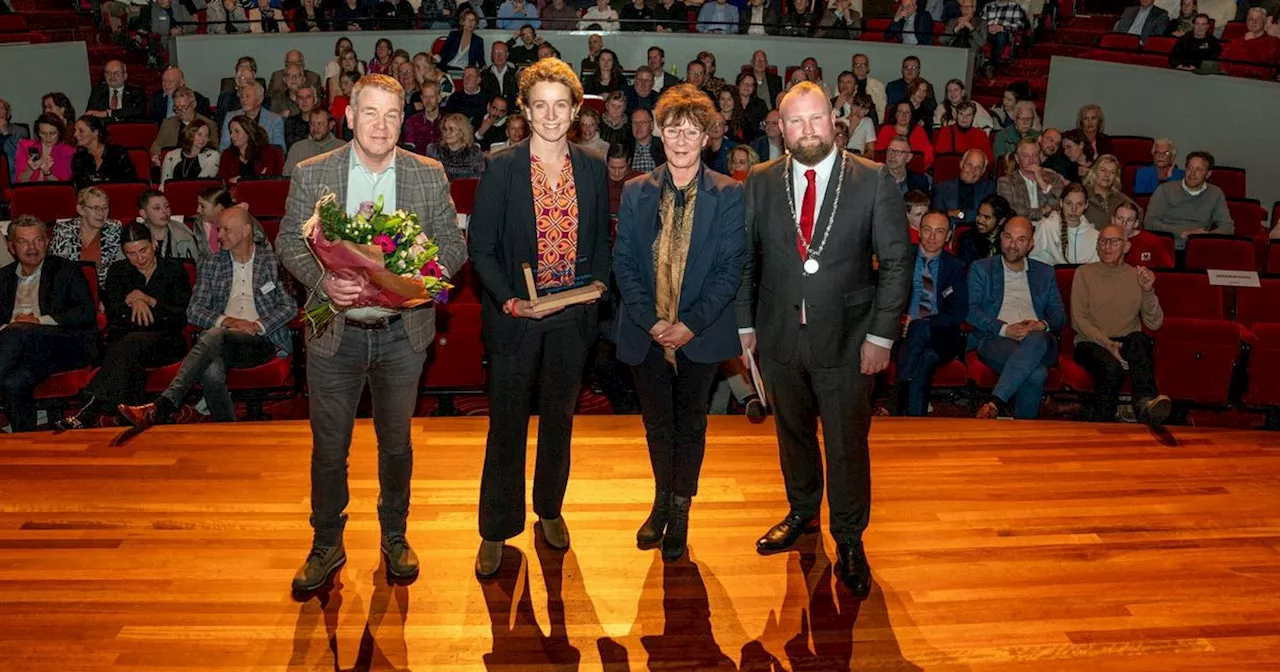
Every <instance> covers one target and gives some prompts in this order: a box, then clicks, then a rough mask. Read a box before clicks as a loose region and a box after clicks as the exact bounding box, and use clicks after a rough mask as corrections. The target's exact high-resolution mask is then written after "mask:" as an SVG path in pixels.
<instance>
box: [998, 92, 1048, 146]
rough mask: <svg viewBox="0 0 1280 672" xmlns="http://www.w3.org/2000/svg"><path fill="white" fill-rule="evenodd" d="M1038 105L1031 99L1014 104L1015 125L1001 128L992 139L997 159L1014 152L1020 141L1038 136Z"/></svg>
mask: <svg viewBox="0 0 1280 672" xmlns="http://www.w3.org/2000/svg"><path fill="white" fill-rule="evenodd" d="M1035 121H1036V106H1035V105H1034V104H1033V103H1032V102H1031V101H1029V100H1021V101H1018V103H1017V104H1016V105H1015V106H1014V113H1013V125H1011V126H1005V127H1004V128H1002V129H1000V131H998V132H997V133H996V135H995V139H994V140H993V141H992V145H993V146H992V151H994V152H995V156H996V158H997V159H1003V158H1004V157H1005V156H1006V155H1007V154H1008V153H1009V152H1012V151H1013V150H1014V148H1016V147H1017V146H1018V145H1019V143H1021V142H1022V141H1024V140H1027V139H1028V138H1032V139H1034V138H1037V137H1039V136H1040V132H1039V131H1037V130H1036V129H1035Z"/></svg>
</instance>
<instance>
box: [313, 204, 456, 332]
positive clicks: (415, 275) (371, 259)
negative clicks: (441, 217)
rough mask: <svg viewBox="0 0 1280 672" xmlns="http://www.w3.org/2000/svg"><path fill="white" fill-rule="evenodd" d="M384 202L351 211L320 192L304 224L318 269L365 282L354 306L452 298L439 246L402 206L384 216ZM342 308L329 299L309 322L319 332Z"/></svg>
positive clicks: (409, 305) (391, 305)
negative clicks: (440, 259)
mask: <svg viewBox="0 0 1280 672" xmlns="http://www.w3.org/2000/svg"><path fill="white" fill-rule="evenodd" d="M382 205H383V203H382V198H381V197H379V198H378V202H377V203H370V202H368V201H366V202H364V203H361V204H360V210H359V211H358V212H356V213H355V214H354V215H348V214H347V213H346V211H345V210H343V208H342V204H340V203H339V202H338V197H337V195H336V194H333V193H327V194H325V195H324V196H322V197H321V198H320V201H319V202H318V203H316V208H315V213H314V214H312V216H311V218H310V219H308V220H307V222H306V223H305V224H303V226H302V235H303V236H305V237H306V240H307V245H308V246H309V247H310V248H311V253H312V254H313V255H315V258H316V261H317V262H318V263H319V264H320V267H321V268H322V269H324V270H325V272H327V273H332V274H333V275H335V276H337V277H341V278H349V279H356V278H363V279H364V280H366V281H367V284H366V286H365V289H364V291H362V292H361V294H360V297H359V298H358V299H357V300H356V302H355V303H354V304H353V305H352V306H351V307H367V306H376V307H380V308H412V307H414V306H419V305H422V304H424V303H429V302H431V301H435V302H437V303H444V302H446V301H448V299H449V290H450V289H452V288H453V285H450V284H449V283H448V282H447V281H445V279H444V277H443V276H444V273H443V270H442V269H441V268H440V263H439V261H438V257H439V254H440V248H439V247H437V246H436V244H435V243H434V242H432V240H431V239H430V238H429V237H428V236H427V235H426V234H425V233H423V232H422V227H421V226H420V225H419V224H418V216H417V215H415V214H413V213H408V212H405V211H403V210H396V211H395V212H393V213H390V214H386V213H384V212H382ZM339 312H341V311H340V310H339V309H338V308H335V307H334V305H333V304H332V303H330V302H325V303H323V304H321V305H319V306H317V307H315V308H312V309H311V310H308V311H307V313H306V320H307V324H308V325H310V326H311V329H312V330H313V333H314V334H315V335H317V336H318V335H320V334H323V333H324V331H325V329H327V328H328V327H329V325H330V324H332V323H333V320H334V318H336V317H337V316H338V313H339Z"/></svg>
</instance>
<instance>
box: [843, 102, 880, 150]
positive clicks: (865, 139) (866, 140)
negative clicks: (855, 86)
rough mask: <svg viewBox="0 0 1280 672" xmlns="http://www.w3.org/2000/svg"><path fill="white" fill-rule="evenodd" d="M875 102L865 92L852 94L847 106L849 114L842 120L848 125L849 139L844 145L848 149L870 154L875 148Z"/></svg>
mask: <svg viewBox="0 0 1280 672" xmlns="http://www.w3.org/2000/svg"><path fill="white" fill-rule="evenodd" d="M874 116H875V103H872V102H871V96H868V95H867V94H865V93H855V94H853V104H852V105H851V106H850V107H849V116H847V117H845V118H844V122H845V123H846V124H848V125H849V127H850V129H851V130H850V131H849V141H848V144H847V145H846V146H845V147H846V149H848V150H849V151H852V152H855V153H857V154H863V155H865V156H870V155H871V153H872V152H874V151H875V148H876V124H875V122H874V121H873V119H874Z"/></svg>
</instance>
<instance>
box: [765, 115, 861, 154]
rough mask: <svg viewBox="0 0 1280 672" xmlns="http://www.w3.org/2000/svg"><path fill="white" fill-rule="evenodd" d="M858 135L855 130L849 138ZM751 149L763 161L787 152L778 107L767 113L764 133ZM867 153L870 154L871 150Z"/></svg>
mask: <svg viewBox="0 0 1280 672" xmlns="http://www.w3.org/2000/svg"><path fill="white" fill-rule="evenodd" d="M856 137H858V135H857V131H856V130H855V131H854V132H853V134H852V137H850V138H849V142H850V143H853V142H854V138H856ZM870 144H871V145H873V146H874V138H872V140H871V141H870ZM864 148H865V147H864ZM751 149H752V151H754V152H755V153H756V156H758V157H760V160H761V161H772V160H774V159H776V158H778V157H779V156H782V155H783V154H786V153H787V147H786V144H785V142H784V141H783V139H782V120H781V116H780V114H779V112H778V111H777V110H776V109H774V110H769V114H767V115H765V118H764V135H762V136H760V137H758V138H756V139H755V141H754V142H752V143H751ZM867 153H868V154H869V153H870V152H867Z"/></svg>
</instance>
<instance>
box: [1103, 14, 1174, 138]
mask: <svg viewBox="0 0 1280 672" xmlns="http://www.w3.org/2000/svg"><path fill="white" fill-rule="evenodd" d="M1168 29H1169V13H1168V12H1166V11H1164V10H1163V9H1160V8H1159V7H1156V6H1155V0H1138V4H1137V6H1129V7H1126V8H1125V10H1124V13H1123V14H1121V15H1120V20H1119V21H1116V25H1115V26H1114V27H1113V28H1112V29H1111V30H1112V32H1116V33H1129V34H1130V35H1137V36H1138V39H1139V41H1141V42H1145V41H1146V40H1147V38H1148V37H1151V36H1152V35H1157V36H1159V35H1164V34H1165V32H1167V31H1168ZM1104 153H1105V152H1104Z"/></svg>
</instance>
